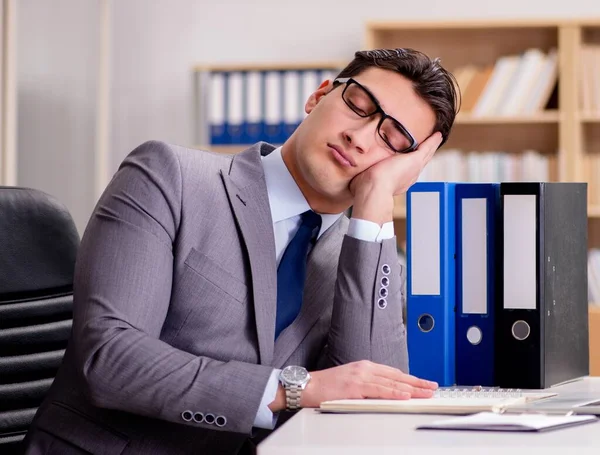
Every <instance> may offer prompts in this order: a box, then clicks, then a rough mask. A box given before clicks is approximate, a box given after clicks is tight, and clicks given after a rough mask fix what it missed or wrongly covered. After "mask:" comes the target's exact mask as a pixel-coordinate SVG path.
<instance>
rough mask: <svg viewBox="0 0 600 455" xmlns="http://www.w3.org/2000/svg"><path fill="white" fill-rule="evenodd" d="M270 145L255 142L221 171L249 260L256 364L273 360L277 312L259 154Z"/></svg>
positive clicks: (272, 248) (268, 213)
mask: <svg viewBox="0 0 600 455" xmlns="http://www.w3.org/2000/svg"><path fill="white" fill-rule="evenodd" d="M272 150H273V147H271V146H269V145H268V144H264V143H259V144H257V145H255V146H253V147H251V148H249V149H248V150H245V151H244V152H242V153H240V154H238V155H236V156H235V157H234V158H233V161H232V165H231V168H230V170H229V173H228V174H226V173H224V172H221V176H222V178H223V182H224V184H225V190H226V191H227V195H228V197H229V202H230V204H231V207H232V209H233V213H234V215H235V218H236V220H237V222H238V225H239V228H240V231H241V233H242V237H243V240H244V244H245V245H246V249H247V251H248V258H249V260H250V271H251V275H252V295H253V301H254V313H255V319H256V333H257V337H258V348H259V353H260V363H261V364H262V365H270V364H271V362H272V359H273V345H274V342H273V340H274V338H275V315H276V311H277V268H276V262H275V237H274V233H273V222H272V218H271V210H270V207H269V197H268V193H267V187H266V183H265V179H264V172H263V168H262V163H261V161H260V155H261V154H266V153H269V152H270V151H272Z"/></svg>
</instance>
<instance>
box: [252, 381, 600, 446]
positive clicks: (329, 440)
mask: <svg viewBox="0 0 600 455" xmlns="http://www.w3.org/2000/svg"><path fill="white" fill-rule="evenodd" d="M547 390H548V391H555V392H557V393H559V396H560V397H566V396H573V397H579V396H581V397H589V396H596V395H597V396H598V398H599V399H600V377H594V378H585V379H581V380H579V381H575V382H571V383H568V384H564V385H561V386H557V387H553V388H550V389H547ZM450 417H452V416H439V415H422V414H421V415H416V414H321V413H319V412H318V411H316V410H314V409H303V410H302V411H300V412H298V414H296V415H295V416H294V417H293V418H291V419H290V420H289V421H288V422H286V423H285V424H283V425H282V426H281V427H280V428H279V429H277V430H276V431H275V432H273V433H272V434H271V435H270V436H269V437H268V438H267V439H266V440H265V441H264V442H263V443H262V444H260V445H259V446H258V455H283V454H285V455H300V454H302V455H307V454H328V455H335V454H344V455H358V454H361V455H363V454H364V455H371V454H394V455H408V454H418V455H439V454H448V455H494V454H502V455H520V454H526V455H533V454H545V455H552V454H555V453H556V454H565V455H570V454H577V455H587V454H590V455H591V454H594V455H600V421H599V422H595V423H591V424H586V425H580V426H575V427H570V428H562V429H558V430H554V431H548V432H542V433H514V432H511V433H508V432H483V431H448V430H445V431H444V430H439V431H438V430H416V429H415V428H416V427H417V426H418V425H421V424H423V423H426V422H431V421H433V420H438V419H442V418H450Z"/></svg>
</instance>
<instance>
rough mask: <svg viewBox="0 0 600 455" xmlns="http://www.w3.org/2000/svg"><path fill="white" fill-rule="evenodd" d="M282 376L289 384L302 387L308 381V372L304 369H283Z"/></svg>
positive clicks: (293, 367)
mask: <svg viewBox="0 0 600 455" xmlns="http://www.w3.org/2000/svg"><path fill="white" fill-rule="evenodd" d="M281 376H282V377H283V379H284V380H285V382H287V383H288V384H292V385H302V384H304V383H305V382H306V381H307V380H308V371H306V368H304V367H297V366H290V367H286V368H284V369H283V371H282V372H281Z"/></svg>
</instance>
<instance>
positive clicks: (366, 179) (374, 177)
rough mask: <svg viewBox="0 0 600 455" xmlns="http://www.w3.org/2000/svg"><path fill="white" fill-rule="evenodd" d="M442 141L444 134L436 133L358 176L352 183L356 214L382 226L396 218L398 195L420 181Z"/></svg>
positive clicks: (353, 215)
mask: <svg viewBox="0 0 600 455" xmlns="http://www.w3.org/2000/svg"><path fill="white" fill-rule="evenodd" d="M441 142H442V135H441V134H440V133H439V132H437V133H434V134H432V135H431V136H430V137H428V138H427V139H426V140H425V141H423V143H421V145H419V148H417V149H416V150H415V151H414V152H411V153H400V154H395V155H394V156H391V157H389V158H386V159H384V160H382V161H380V162H379V163H377V164H375V165H373V166H371V167H370V168H368V169H366V170H365V171H364V172H361V173H360V174H359V175H357V176H356V177H354V178H353V179H352V181H351V182H350V192H351V193H352V195H353V196H354V205H353V209H352V217H353V218H359V219H363V220H368V221H374V222H375V223H377V224H379V225H382V224H383V223H385V222H388V221H392V219H393V210H394V196H397V195H400V194H402V193H405V192H406V191H407V190H408V188H410V186H411V185H412V184H413V183H415V182H416V181H417V179H418V178H419V175H420V174H421V171H422V170H423V168H424V167H425V166H426V165H427V163H429V161H430V160H431V158H433V155H434V153H435V151H436V150H437V148H438V147H439V145H440V143H441Z"/></svg>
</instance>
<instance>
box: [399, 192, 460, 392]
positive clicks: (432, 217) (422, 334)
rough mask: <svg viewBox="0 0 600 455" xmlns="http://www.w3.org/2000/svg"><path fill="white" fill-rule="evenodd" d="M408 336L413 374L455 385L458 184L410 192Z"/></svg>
mask: <svg viewBox="0 0 600 455" xmlns="http://www.w3.org/2000/svg"><path fill="white" fill-rule="evenodd" d="M406 209H407V212H406V213H407V219H406V226H407V247H406V252H407V261H408V267H407V268H408V276H407V278H408V280H407V291H408V293H407V338H408V353H409V368H410V373H411V374H414V375H416V376H419V377H422V378H424V379H429V380H431V381H436V382H437V383H438V384H439V385H440V386H451V385H454V384H455V368H456V366H455V346H456V340H455V329H456V327H455V302H456V294H455V263H454V262H455V260H454V255H455V246H456V241H455V226H456V223H455V184H454V183H444V182H417V183H415V184H414V185H412V186H411V187H410V188H409V190H408V192H407V205H406Z"/></svg>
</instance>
